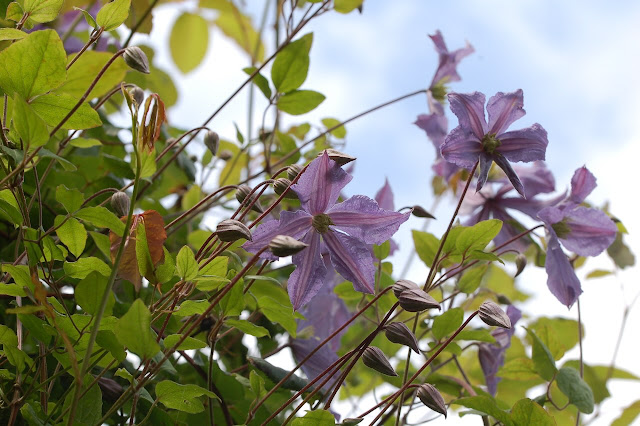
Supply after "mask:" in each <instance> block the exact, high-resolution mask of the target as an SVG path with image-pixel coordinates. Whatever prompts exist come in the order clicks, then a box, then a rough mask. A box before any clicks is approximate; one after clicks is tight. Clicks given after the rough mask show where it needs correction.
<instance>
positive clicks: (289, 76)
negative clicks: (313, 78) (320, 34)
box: [271, 33, 313, 93]
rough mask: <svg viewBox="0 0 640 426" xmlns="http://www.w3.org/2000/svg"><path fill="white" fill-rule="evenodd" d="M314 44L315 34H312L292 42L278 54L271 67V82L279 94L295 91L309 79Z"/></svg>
mask: <svg viewBox="0 0 640 426" xmlns="http://www.w3.org/2000/svg"><path fill="white" fill-rule="evenodd" d="M312 43H313V33H310V34H307V35H305V36H303V37H301V38H299V39H298V40H296V41H294V42H291V43H290V44H289V45H288V46H287V47H285V48H284V49H282V50H281V51H280V53H278V55H277V56H276V59H275V60H274V61H273V66H272V67H271V81H273V85H274V86H275V87H276V90H277V91H278V92H280V93H287V92H290V91H292V90H295V89H297V88H298V87H300V86H301V85H302V83H304V81H305V80H306V79H307V72H308V71H309V50H311V44H312Z"/></svg>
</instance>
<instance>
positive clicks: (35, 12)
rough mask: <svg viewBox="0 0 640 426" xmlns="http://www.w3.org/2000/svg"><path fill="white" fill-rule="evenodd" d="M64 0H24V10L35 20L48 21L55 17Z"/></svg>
mask: <svg viewBox="0 0 640 426" xmlns="http://www.w3.org/2000/svg"><path fill="white" fill-rule="evenodd" d="M62 3H64V0H24V11H25V13H28V14H29V19H31V20H33V21H35V22H40V23H44V22H50V21H53V20H54V19H56V17H57V16H58V13H60V8H62Z"/></svg>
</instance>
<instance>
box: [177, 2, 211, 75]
mask: <svg viewBox="0 0 640 426" xmlns="http://www.w3.org/2000/svg"><path fill="white" fill-rule="evenodd" d="M208 46H209V27H208V25H207V21H205V19H204V18H203V17H202V16H200V15H197V14H195V13H188V12H185V13H183V14H182V15H180V16H179V17H178V19H177V20H176V22H175V23H174V24H173V28H172V29H171V35H170V36H169V49H170V51H171V58H172V59H173V63H174V64H176V66H177V67H178V69H179V70H180V71H182V73H183V74H186V73H188V72H189V71H192V70H193V69H195V68H196V67H197V66H198V65H200V63H201V62H202V60H203V59H204V56H205V55H206V53H207V48H208Z"/></svg>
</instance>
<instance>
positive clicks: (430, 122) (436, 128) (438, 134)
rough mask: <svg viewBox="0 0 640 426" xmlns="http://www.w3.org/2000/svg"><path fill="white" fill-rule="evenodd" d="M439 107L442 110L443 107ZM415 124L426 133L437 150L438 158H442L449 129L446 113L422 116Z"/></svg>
mask: <svg viewBox="0 0 640 426" xmlns="http://www.w3.org/2000/svg"><path fill="white" fill-rule="evenodd" d="M438 105H439V106H440V109H442V105H440V104H439V103H438ZM414 124H415V125H416V126H418V127H420V128H421V129H422V130H424V131H425V132H426V134H427V137H428V138H429V140H430V141H431V143H433V146H434V147H435V148H436V152H437V156H438V157H440V147H441V146H442V144H443V143H444V139H445V137H446V136H447V129H448V123H447V117H446V116H445V115H444V112H442V113H438V112H434V113H433V114H420V115H419V116H418V118H417V120H416V121H415V123H414Z"/></svg>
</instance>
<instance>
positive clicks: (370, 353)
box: [362, 346, 398, 376]
mask: <svg viewBox="0 0 640 426" xmlns="http://www.w3.org/2000/svg"><path fill="white" fill-rule="evenodd" d="M362 362H363V363H364V365H366V366H367V367H369V368H373V369H374V370H376V371H377V372H379V373H382V374H386V375H387V376H397V375H398V373H396V371H395V370H394V369H393V367H392V366H391V364H390V363H389V361H388V360H387V357H385V356H384V353H382V350H381V349H380V348H376V347H375V346H369V347H368V348H367V349H365V350H364V352H363V354H362Z"/></svg>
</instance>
